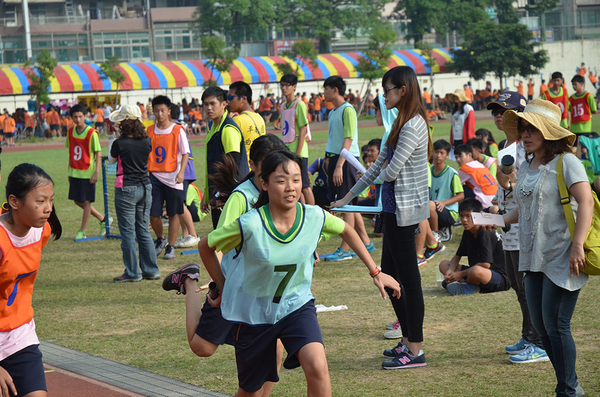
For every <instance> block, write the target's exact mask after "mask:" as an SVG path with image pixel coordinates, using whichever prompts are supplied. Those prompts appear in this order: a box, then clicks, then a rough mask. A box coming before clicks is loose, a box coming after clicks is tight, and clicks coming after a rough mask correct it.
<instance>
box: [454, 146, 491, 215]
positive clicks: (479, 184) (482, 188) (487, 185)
mask: <svg viewBox="0 0 600 397" xmlns="http://www.w3.org/2000/svg"><path fill="white" fill-rule="evenodd" d="M454 156H455V157H456V163H457V164H458V166H459V167H460V168H459V169H458V176H460V181H461V182H462V184H463V185H464V190H465V197H466V198H468V197H475V198H476V199H477V200H478V201H479V202H480V203H481V205H483V208H484V209H488V208H489V207H490V206H491V205H492V200H493V199H494V197H495V196H496V193H497V192H498V184H497V183H496V177H495V176H494V175H492V174H491V173H490V171H489V170H488V169H487V168H485V166H484V165H483V164H481V163H480V162H479V161H475V160H473V148H472V147H471V146H469V145H458V146H457V147H456V148H455V149H454Z"/></svg>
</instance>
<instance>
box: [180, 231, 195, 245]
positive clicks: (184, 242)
mask: <svg viewBox="0 0 600 397" xmlns="http://www.w3.org/2000/svg"><path fill="white" fill-rule="evenodd" d="M199 242H200V237H195V236H192V235H191V234H188V235H187V236H185V238H184V239H183V240H181V244H180V248H193V247H196V246H197V245H198V243H199Z"/></svg>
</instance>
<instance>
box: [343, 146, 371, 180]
mask: <svg viewBox="0 0 600 397" xmlns="http://www.w3.org/2000/svg"><path fill="white" fill-rule="evenodd" d="M340 156H342V157H343V158H345V159H346V161H347V162H348V163H350V165H351V166H353V167H354V168H356V170H357V171H360V172H362V173H363V174H364V173H365V172H367V170H366V169H365V167H363V165H362V164H361V163H360V161H358V160H357V159H356V157H354V156H353V155H351V154H350V152H349V151H347V150H346V148H344V149H342V151H341V152H340Z"/></svg>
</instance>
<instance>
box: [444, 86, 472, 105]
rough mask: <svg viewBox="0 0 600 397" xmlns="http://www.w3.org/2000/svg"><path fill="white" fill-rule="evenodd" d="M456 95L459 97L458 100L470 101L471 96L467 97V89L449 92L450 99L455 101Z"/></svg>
mask: <svg viewBox="0 0 600 397" xmlns="http://www.w3.org/2000/svg"><path fill="white" fill-rule="evenodd" d="M454 97H458V100H459V101H461V102H469V98H467V94H465V90H463V89H462V88H459V89H457V90H456V91H454V93H453V94H448V99H450V100H451V101H454Z"/></svg>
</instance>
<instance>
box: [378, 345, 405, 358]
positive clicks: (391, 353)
mask: <svg viewBox="0 0 600 397" xmlns="http://www.w3.org/2000/svg"><path fill="white" fill-rule="evenodd" d="M403 353H408V347H406V346H404V343H402V341H400V342H398V344H397V345H396V347H394V348H392V349H385V350H384V351H383V356H384V357H388V358H394V357H397V356H399V355H401V354H403Z"/></svg>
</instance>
